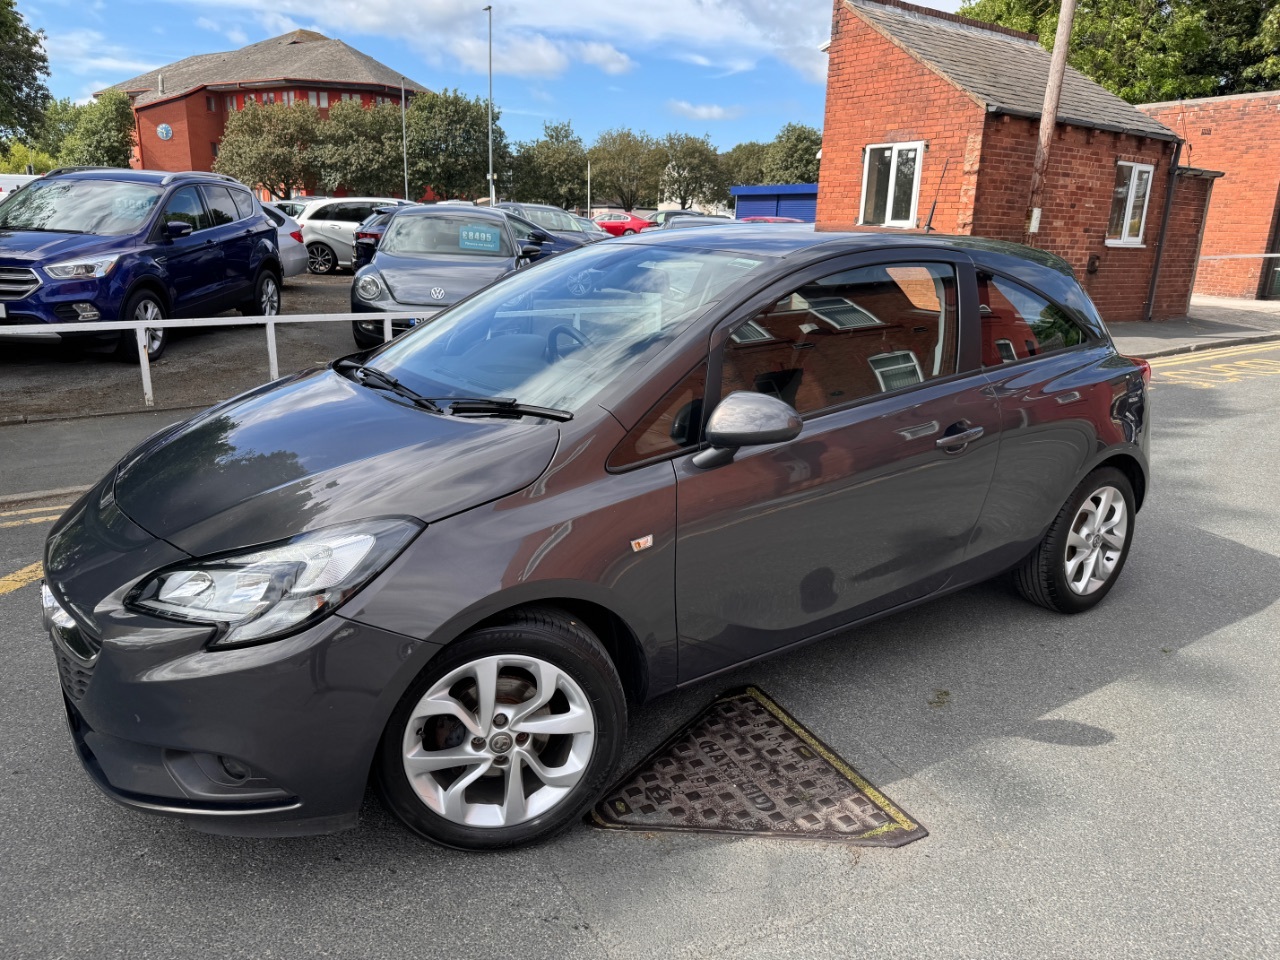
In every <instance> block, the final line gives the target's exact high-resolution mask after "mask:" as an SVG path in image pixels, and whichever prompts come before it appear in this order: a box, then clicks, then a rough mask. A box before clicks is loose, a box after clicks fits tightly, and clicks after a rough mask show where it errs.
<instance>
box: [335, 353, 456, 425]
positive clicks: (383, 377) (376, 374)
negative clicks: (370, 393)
mask: <svg viewBox="0 0 1280 960" xmlns="http://www.w3.org/2000/svg"><path fill="white" fill-rule="evenodd" d="M338 363H339V364H341V365H342V367H343V368H344V369H348V370H351V371H352V372H354V373H358V374H360V379H359V380H357V381H356V382H357V383H360V384H363V385H365V386H367V387H369V388H370V389H373V390H390V391H391V392H392V393H394V394H395V395H396V396H398V397H404V399H406V400H408V401H409V402H410V403H412V404H413V405H414V406H415V407H421V408H422V409H423V410H430V411H431V412H432V413H444V410H442V409H441V408H440V405H439V404H438V403H436V402H435V401H434V400H432V399H431V398H429V397H424V396H423V395H422V394H420V393H418V392H417V391H416V390H412V389H410V388H409V387H406V386H405V385H404V384H403V383H401V382H400V381H399V380H397V379H396V378H395V377H393V376H391V374H389V373H383V372H382V371H381V370H379V369H378V368H377V367H370V366H366V365H365V364H362V363H360V362H359V361H356V360H339V361H338Z"/></svg>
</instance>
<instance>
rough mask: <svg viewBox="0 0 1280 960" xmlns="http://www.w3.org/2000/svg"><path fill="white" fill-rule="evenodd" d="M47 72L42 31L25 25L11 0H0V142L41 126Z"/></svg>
mask: <svg viewBox="0 0 1280 960" xmlns="http://www.w3.org/2000/svg"><path fill="white" fill-rule="evenodd" d="M48 75H49V58H48V57H47V56H45V52H44V31H43V30H34V31H33V30H32V29H31V28H30V27H28V26H27V21H26V19H25V18H24V17H23V16H22V14H20V13H19V12H18V10H17V7H16V6H15V5H14V0H0V146H3V145H4V144H5V143H6V142H7V141H9V140H11V139H14V138H16V137H21V136H26V135H30V134H31V133H33V132H34V131H35V130H36V129H37V128H38V127H39V126H40V120H41V117H42V116H43V115H44V107H45V103H46V102H47V101H48V99H49V90H48V88H47V87H46V86H45V85H44V81H43V80H42V79H41V78H42V77H47V76H48Z"/></svg>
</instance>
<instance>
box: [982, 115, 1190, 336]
mask: <svg viewBox="0 0 1280 960" xmlns="http://www.w3.org/2000/svg"><path fill="white" fill-rule="evenodd" d="M1038 136H1039V121H1038V120H1027V119H1023V118H1019V117H1008V116H1001V117H991V118H989V119H988V120H987V126H986V132H985V134H984V136H983V141H982V167H981V174H980V176H979V178H978V191H977V196H976V199H975V203H974V213H973V230H972V232H973V233H974V234H975V235H977V236H983V237H993V238H995V239H997V240H1012V241H1015V242H1018V243H1021V242H1025V241H1027V240H1028V239H1030V242H1031V243H1032V244H1033V245H1035V246H1037V247H1040V248H1042V249H1044V250H1048V251H1049V252H1051V253H1056V254H1058V256H1060V257H1062V258H1063V259H1064V260H1066V261H1067V262H1068V263H1069V264H1071V267H1072V269H1073V270H1075V272H1076V276H1077V277H1078V278H1079V279H1080V283H1081V285H1082V286H1084V288H1085V289H1086V290H1087V291H1088V292H1089V296H1090V297H1092V298H1093V301H1094V303H1095V304H1097V307H1098V310H1099V311H1100V312H1101V313H1102V316H1103V318H1104V319H1106V320H1107V321H1109V322H1114V321H1122V320H1141V319H1142V317H1143V314H1144V308H1145V306H1146V301H1147V293H1148V290H1149V289H1150V282H1151V270H1152V266H1153V265H1154V263H1155V253H1156V239H1157V237H1158V236H1159V231H1160V218H1161V215H1162V213H1163V211H1164V201H1165V195H1166V192H1167V190H1168V183H1169V164H1170V162H1171V161H1172V159H1173V144H1171V143H1168V142H1167V141H1163V140H1149V139H1144V138H1138V137H1131V136H1126V135H1124V134H1114V133H1106V132H1103V131H1099V130H1086V129H1083V128H1081V127H1071V126H1065V125H1062V124H1059V125H1058V128H1057V130H1056V131H1055V134H1054V139H1053V145H1052V147H1051V149H1050V152H1049V166H1048V168H1047V169H1046V171H1045V187H1044V206H1043V208H1042V210H1043V212H1042V214H1041V219H1040V231H1039V233H1037V234H1035V235H1034V236H1033V237H1030V238H1029V237H1028V235H1027V234H1026V232H1025V230H1026V226H1025V224H1026V216H1027V204H1028V202H1029V199H1030V191H1031V168H1032V165H1033V164H1034V162H1035V154H1036V139H1037V137H1038ZM1117 160H1131V161H1134V162H1137V163H1150V164H1153V165H1154V166H1155V174H1154V176H1153V178H1152V184H1151V195H1150V197H1151V198H1150V201H1149V203H1148V205H1147V222H1146V227H1145V229H1144V231H1143V240H1144V244H1143V246H1142V247H1138V248H1133V247H1109V246H1107V243H1106V239H1107V220H1108V218H1109V216H1110V213H1111V199H1112V191H1113V189H1114V187H1115V171H1116V161H1117ZM1195 233H1196V234H1197V235H1198V233H1199V230H1198V228H1197V229H1196V231H1195ZM1091 257H1097V266H1098V269H1097V271H1096V272H1095V273H1089V272H1088V265H1089V260H1090V258H1091ZM1162 276H1164V277H1165V280H1164V281H1162V287H1166V288H1167V287H1168V286H1169V279H1168V275H1167V274H1164V273H1163V271H1162ZM1186 294H1187V291H1185V290H1184V291H1177V290H1172V291H1169V296H1170V297H1171V301H1170V302H1181V301H1184V300H1185V298H1186ZM1161 300H1162V302H1163V301H1164V297H1163V296H1162V297H1161ZM1183 313H1185V310H1184V309H1180V310H1178V311H1177V312H1176V313H1175V314H1172V315H1175V316H1181V315H1182V314H1183ZM1167 316H1170V314H1160V313H1156V314H1155V319H1165V318H1166V317H1167Z"/></svg>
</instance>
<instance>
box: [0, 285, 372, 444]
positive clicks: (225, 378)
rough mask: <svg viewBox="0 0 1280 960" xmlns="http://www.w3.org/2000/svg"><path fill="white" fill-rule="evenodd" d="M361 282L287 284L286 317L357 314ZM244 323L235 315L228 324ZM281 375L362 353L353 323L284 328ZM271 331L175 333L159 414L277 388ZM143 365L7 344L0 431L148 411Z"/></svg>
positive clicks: (87, 352) (158, 385) (1, 361)
mask: <svg viewBox="0 0 1280 960" xmlns="http://www.w3.org/2000/svg"><path fill="white" fill-rule="evenodd" d="M350 291H351V273H350V272H348V271H339V272H338V273H334V274H330V275H328V276H313V275H311V274H306V273H304V274H302V275H301V276H297V277H293V278H291V279H289V280H287V281H285V284H284V288H283V290H282V296H281V311H282V312H283V313H285V314H293V315H301V314H312V313H348V312H349V311H350V309H351V304H350ZM226 315H227V316H234V315H235V314H234V311H232V312H231V313H228V314H226ZM276 349H277V351H278V355H279V367H280V372H281V373H282V374H283V373H292V372H293V371H295V370H300V369H303V368H310V367H315V366H320V365H323V364H325V363H328V362H329V361H331V360H333V359H335V358H337V357H342V356H346V355H347V354H349V353H353V352H354V351H355V350H356V345H355V341H354V340H353V339H352V337H351V327H350V326H349V325H348V324H345V323H338V322H332V323H305V324H303V323H299V324H292V323H286V324H280V325H279V326H277V327H276ZM268 372H269V368H268V363H267V340H266V335H265V334H264V333H263V330H262V327H260V326H257V327H253V326H245V327H209V328H207V329H198V330H190V331H180V332H178V331H175V332H174V333H173V334H172V339H171V341H170V343H169V345H168V346H167V347H166V348H165V352H164V353H163V354H162V355H161V357H160V359H159V360H158V361H156V362H155V363H154V364H152V365H151V380H152V385H153V388H154V392H155V402H156V406H157V407H163V408H192V407H206V406H209V405H210V404H213V403H216V402H218V401H219V400H222V399H224V398H226V397H230V396H234V395H235V394H237V393H242V392H243V391H245V390H249V389H252V388H253V387H256V386H258V385H259V384H261V383H265V382H266V381H267V380H269V379H270V377H269V375H268ZM145 409H146V406H145V403H144V402H143V397H142V378H141V377H140V375H139V373H138V367H137V364H130V363H122V362H120V361H119V360H116V359H115V358H114V357H112V356H111V354H110V353H109V352H107V351H105V350H103V349H99V348H94V349H78V348H75V347H70V346H43V345H38V344H20V343H10V342H0V424H3V423H4V421H6V420H13V419H21V418H41V417H48V416H63V417H65V416H69V415H72V414H74V415H80V416H83V415H85V414H102V413H122V412H126V411H135V410H145Z"/></svg>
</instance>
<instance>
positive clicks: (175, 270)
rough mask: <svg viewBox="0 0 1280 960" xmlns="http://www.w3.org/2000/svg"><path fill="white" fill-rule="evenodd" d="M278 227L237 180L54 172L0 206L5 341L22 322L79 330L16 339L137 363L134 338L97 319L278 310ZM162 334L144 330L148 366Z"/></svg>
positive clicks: (0, 325) (0, 312)
mask: <svg viewBox="0 0 1280 960" xmlns="http://www.w3.org/2000/svg"><path fill="white" fill-rule="evenodd" d="M280 276H281V270H280V254H279V250H278V248H277V245H276V227H275V224H274V223H272V222H271V221H270V220H269V219H267V217H266V215H265V214H263V212H262V208H261V207H260V206H259V204H258V201H257V200H256V199H254V196H253V194H252V193H250V192H249V190H248V189H247V188H246V187H245V186H244V185H242V184H241V183H240V182H239V181H237V180H233V179H232V178H231V177H226V176H222V175H220V174H216V173H195V172H192V173H164V172H160V171H153V170H123V169H118V168H71V169H64V170H55V171H54V172H52V173H49V174H46V175H45V176H43V177H41V178H40V179H38V180H34V181H32V182H31V183H29V184H27V186H26V187H24V188H23V189H21V190H19V191H17V192H15V193H13V194H12V195H11V196H9V197H8V198H7V199H6V200H5V201H4V202H3V203H0V339H4V338H5V332H4V328H5V327H6V326H14V325H17V324H36V323H81V322H83V323H84V324H85V325H86V330H85V334H84V335H83V336H81V335H63V334H58V333H52V332H51V333H48V334H39V335H35V336H31V335H23V336H18V335H10V336H9V337H8V338H7V339H10V340H15V339H21V340H27V341H33V340H34V341H39V342H59V341H63V340H82V339H93V340H99V341H107V342H109V343H114V344H116V353H117V356H119V357H121V358H122V359H125V360H129V359H133V360H136V359H137V355H138V350H137V339H136V337H135V335H134V334H133V332H132V331H127V332H125V333H123V334H121V333H118V332H115V331H109V332H103V331H98V332H97V333H95V332H94V331H93V330H92V328H91V325H92V323H93V321H95V320H105V321H114V320H140V321H144V322H145V321H150V320H162V319H164V318H167V317H209V316H214V315H216V314H219V313H222V312H224V311H226V310H230V309H233V308H238V309H239V310H240V311H241V312H242V313H244V314H246V315H273V314H276V313H279V311H280ZM165 333H166V331H165V330H163V329H159V328H157V329H148V330H147V356H148V357H149V358H150V359H155V358H156V357H158V356H159V355H160V353H161V352H162V351H163V350H164V347H165V341H166V336H165Z"/></svg>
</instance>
